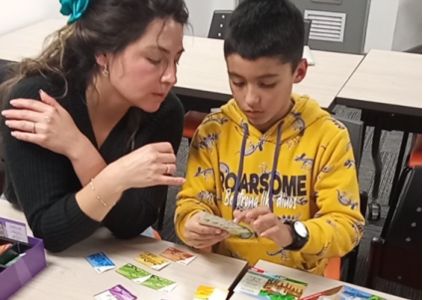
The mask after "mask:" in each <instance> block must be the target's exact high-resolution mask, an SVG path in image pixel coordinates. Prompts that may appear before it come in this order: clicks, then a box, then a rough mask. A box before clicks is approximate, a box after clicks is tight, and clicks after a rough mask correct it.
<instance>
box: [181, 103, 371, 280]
mask: <svg viewBox="0 0 425 300" xmlns="http://www.w3.org/2000/svg"><path fill="white" fill-rule="evenodd" d="M292 100H293V101H294V106H293V108H292V109H291V111H290V112H289V113H288V114H287V115H286V116H285V117H284V118H283V119H282V120H281V121H279V122H277V123H276V124H275V125H273V126H272V127H271V128H270V129H269V130H267V132H265V133H264V134H263V133H261V132H260V131H259V130H258V129H256V128H255V127H253V126H252V125H251V124H250V123H249V122H248V120H247V118H246V116H245V115H244V114H243V113H242V112H241V110H240V109H239V107H238V105H237V103H236V102H235V100H231V101H229V102H228V103H227V104H225V105H223V106H222V107H221V111H220V112H217V113H212V114H210V115H208V116H207V117H206V118H205V120H204V121H203V122H202V124H201V125H200V126H199V128H198V130H197V132H196V134H195V136H194V138H193V141H192V144H191V147H190V152H189V159H188V166H187V174H186V182H185V184H184V185H183V188H182V190H181V192H180V193H179V194H178V197H177V207H176V214H175V226H176V231H177V234H178V236H179V237H180V238H181V239H182V240H183V241H185V240H184V237H183V235H182V233H183V228H184V223H185V221H186V220H187V219H188V218H189V217H190V216H192V215H194V214H195V213H197V212H199V211H207V212H210V213H213V214H216V215H219V216H222V217H224V218H225V219H228V220H232V219H233V209H235V208H238V209H247V208H254V207H257V206H268V207H270V205H271V206H272V210H273V212H274V214H275V215H277V216H278V217H279V218H280V219H281V221H282V222H286V221H295V220H300V221H303V222H304V224H305V225H306V226H307V228H308V230H309V240H308V242H307V243H306V244H305V245H304V247H303V248H302V249H300V250H299V251H288V250H282V249H280V247H278V245H276V244H275V243H274V242H273V241H271V240H269V239H266V238H259V237H254V238H249V239H242V238H240V237H230V238H228V239H226V240H224V241H222V242H221V243H219V244H218V245H216V246H215V248H214V250H215V251H216V252H218V253H221V254H225V255H228V256H233V257H238V258H241V259H245V260H247V261H248V263H249V264H250V265H254V264H255V263H256V262H257V261H258V260H259V259H264V260H267V261H271V262H274V263H278V264H282V265H286V266H289V267H293V268H297V269H302V270H307V271H309V272H313V273H316V274H322V273H323V270H324V268H325V266H326V264H327V259H328V258H330V257H335V256H338V257H340V256H343V255H345V254H346V253H347V252H349V251H350V250H351V249H352V248H353V247H355V246H356V245H357V244H358V242H359V240H360V238H361V235H362V232H363V227H364V218H363V216H362V215H361V213H360V209H359V205H360V202H359V187H358V182H357V174H356V168H355V164H354V157H353V152H352V149H351V144H350V139H349V135H348V132H347V130H346V128H345V127H344V125H342V124H341V123H340V122H338V121H336V120H335V119H333V118H332V117H331V116H330V115H329V114H328V113H327V112H325V111H323V110H322V109H321V108H320V107H319V105H318V104H317V103H316V102H315V101H313V100H311V99H309V98H307V97H306V96H297V95H293V97H292ZM271 174H275V176H271ZM270 178H274V182H273V185H272V186H273V188H272V189H270ZM236 186H239V188H238V189H236V190H237V192H236V193H235V187H236Z"/></svg>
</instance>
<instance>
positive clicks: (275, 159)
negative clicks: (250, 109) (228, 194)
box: [232, 121, 283, 212]
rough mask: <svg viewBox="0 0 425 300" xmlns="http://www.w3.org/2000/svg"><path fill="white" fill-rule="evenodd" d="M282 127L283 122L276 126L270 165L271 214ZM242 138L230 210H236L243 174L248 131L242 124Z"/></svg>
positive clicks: (269, 197) (269, 196)
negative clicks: (271, 163) (274, 144)
mask: <svg viewBox="0 0 425 300" xmlns="http://www.w3.org/2000/svg"><path fill="white" fill-rule="evenodd" d="M282 125H283V121H282V122H281V123H280V124H279V125H278V127H277V136H276V146H275V149H274V155H273V165H272V171H271V174H270V176H271V177H270V181H269V194H268V200H269V203H268V204H269V208H270V211H271V212H273V182H274V178H275V176H276V168H277V162H278V160H279V154H280V141H281V134H282ZM242 127H243V138H242V144H241V150H240V157H239V166H238V175H237V177H236V184H235V190H234V193H233V199H232V209H233V210H235V209H236V208H237V204H238V194H239V188H240V185H241V181H242V172H243V163H244V158H245V148H246V141H247V139H248V135H249V129H248V124H247V123H243V124H242Z"/></svg>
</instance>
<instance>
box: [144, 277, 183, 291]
mask: <svg viewBox="0 0 425 300" xmlns="http://www.w3.org/2000/svg"><path fill="white" fill-rule="evenodd" d="M141 285H143V286H146V287H148V288H151V289H154V290H157V291H160V292H171V291H172V290H174V288H175V287H176V286H177V283H176V282H175V281H172V280H169V279H167V278H164V277H159V276H157V275H152V276H150V277H149V278H148V279H147V280H145V281H143V282H142V283H141Z"/></svg>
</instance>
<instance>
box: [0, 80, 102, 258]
mask: <svg viewBox="0 0 425 300" xmlns="http://www.w3.org/2000/svg"><path fill="white" fill-rule="evenodd" d="M40 88H41V89H43V90H45V91H46V92H48V93H50V94H51V95H55V94H57V91H55V89H54V87H52V86H51V84H50V83H49V82H48V81H47V80H46V79H43V78H41V77H36V78H29V79H25V80H23V81H21V82H20V83H18V84H17V85H16V86H15V88H14V89H13V90H12V92H11V94H10V96H9V99H5V100H6V101H7V102H6V105H5V107H6V108H8V107H10V104H8V102H9V100H10V99H14V98H33V99H39V95H38V91H39V89H40ZM1 134H2V136H3V141H4V159H5V164H6V173H7V178H8V180H9V182H8V184H9V185H10V186H9V188H8V189H12V190H13V191H14V193H12V194H15V195H16V198H17V199H16V200H17V201H18V203H19V204H20V205H21V207H22V209H23V211H24V213H25V216H26V218H27V220H28V223H29V226H30V227H31V229H32V231H33V233H34V235H35V236H37V237H40V238H42V239H43V240H44V244H45V247H46V248H47V249H48V250H50V251H61V250H63V249H65V248H67V247H69V246H71V245H73V244H75V243H77V242H79V241H81V240H83V239H85V238H86V237H88V236H90V235H91V234H92V233H93V232H94V230H95V229H96V228H98V227H99V223H98V222H95V221H93V220H92V219H90V218H89V217H88V216H87V215H86V214H85V213H84V212H82V211H81V209H80V208H79V206H78V204H77V202H76V200H75V194H76V192H77V191H79V190H80V189H81V184H80V182H79V180H78V177H77V175H76V174H75V172H74V170H73V167H72V164H71V162H70V161H69V160H68V158H66V157H65V156H63V155H59V154H56V153H53V152H51V151H49V150H47V149H45V148H42V147H39V146H37V145H35V144H31V143H26V142H22V141H19V140H17V139H15V138H14V137H12V136H11V135H10V129H9V128H8V127H7V126H5V124H4V119H3V120H2V122H1ZM6 196H8V195H6Z"/></svg>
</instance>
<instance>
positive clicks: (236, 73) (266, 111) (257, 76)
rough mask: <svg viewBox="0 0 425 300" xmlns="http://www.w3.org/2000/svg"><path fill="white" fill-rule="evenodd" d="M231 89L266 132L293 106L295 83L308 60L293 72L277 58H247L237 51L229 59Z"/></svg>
mask: <svg viewBox="0 0 425 300" xmlns="http://www.w3.org/2000/svg"><path fill="white" fill-rule="evenodd" d="M226 62H227V70H228V74H229V81H230V88H231V90H232V93H233V97H234V98H235V100H236V102H237V103H238V105H239V107H240V109H241V110H242V111H243V112H244V114H245V115H246V116H247V118H248V120H249V122H250V123H251V124H252V125H254V126H255V127H256V128H257V129H259V130H260V131H262V132H265V131H266V130H267V129H269V128H270V127H271V126H272V125H273V124H274V123H276V121H278V120H279V119H281V118H282V117H284V116H285V115H286V114H287V113H288V112H289V110H290V109H291V106H292V103H291V93H292V85H293V84H294V83H298V82H300V81H301V80H302V79H303V78H304V76H305V74H306V71H307V62H306V61H305V59H302V61H301V62H300V63H299V64H298V66H297V68H296V69H295V71H294V72H293V71H292V67H291V64H290V63H285V64H283V63H282V62H281V61H280V60H279V59H278V58H272V57H262V58H258V59H256V60H247V59H244V58H242V57H241V56H239V55H238V54H231V55H229V56H228V57H227V58H226Z"/></svg>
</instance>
